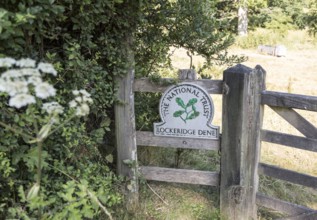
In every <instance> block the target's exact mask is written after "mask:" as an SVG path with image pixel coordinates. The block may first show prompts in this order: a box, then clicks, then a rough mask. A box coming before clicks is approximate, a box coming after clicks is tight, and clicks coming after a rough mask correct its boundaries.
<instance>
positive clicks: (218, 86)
mask: <svg viewBox="0 0 317 220" xmlns="http://www.w3.org/2000/svg"><path fill="white" fill-rule="evenodd" d="M160 80H161V81H160V83H157V84H156V83H152V82H151V81H150V79H149V78H141V79H135V80H134V85H133V91H134V92H161V93H163V92H164V91H165V90H166V89H167V88H168V87H169V86H171V84H173V82H175V79H172V78H162V79H160ZM178 82H195V84H197V85H199V86H201V87H203V88H204V89H206V90H207V92H208V93H209V94H222V85H223V82H222V80H210V79H200V80H188V79H186V80H178Z"/></svg>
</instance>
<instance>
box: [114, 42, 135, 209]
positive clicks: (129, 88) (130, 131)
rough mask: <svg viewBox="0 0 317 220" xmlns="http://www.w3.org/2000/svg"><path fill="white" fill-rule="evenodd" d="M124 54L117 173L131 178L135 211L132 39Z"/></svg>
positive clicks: (130, 196) (117, 114) (119, 80)
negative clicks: (125, 65)
mask: <svg viewBox="0 0 317 220" xmlns="http://www.w3.org/2000/svg"><path fill="white" fill-rule="evenodd" d="M124 43H125V51H124V53H125V54H126V56H127V61H128V63H127V64H128V65H127V74H126V75H125V76H124V77H120V78H119V77H118V78H117V84H118V91H117V98H118V103H117V104H116V105H115V126H116V147H117V172H118V174H119V175H123V176H126V177H128V178H129V180H130V183H129V185H128V191H127V202H128V204H127V207H128V208H131V209H133V207H134V206H136V205H137V203H138V178H137V169H138V167H137V146H136V132H135V114H134V92H133V82H134V55H133V51H132V49H131V44H132V37H131V36H129V37H127V41H126V42H124Z"/></svg>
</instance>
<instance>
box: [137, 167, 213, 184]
mask: <svg viewBox="0 0 317 220" xmlns="http://www.w3.org/2000/svg"><path fill="white" fill-rule="evenodd" d="M140 172H141V174H142V175H143V177H144V178H145V179H147V180H155V181H163V182H173V183H189V184H199V185H208V186H219V172H210V171H200V170H186V169H172V168H162V167H146V166H142V167H140Z"/></svg>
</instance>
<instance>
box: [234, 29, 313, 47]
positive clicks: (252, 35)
mask: <svg viewBox="0 0 317 220" xmlns="http://www.w3.org/2000/svg"><path fill="white" fill-rule="evenodd" d="M280 44H282V45H284V46H286V47H287V48H288V49H297V50H299V49H312V48H316V47H317V38H316V37H314V36H312V35H309V34H308V32H307V31H304V30H289V31H287V32H285V33H284V32H279V31H276V30H268V29H263V28H258V29H256V30H254V31H250V32H249V34H248V35H247V36H238V37H237V38H236V42H235V44H234V45H233V46H234V47H238V48H242V49H253V48H257V47H258V46H259V45H280Z"/></svg>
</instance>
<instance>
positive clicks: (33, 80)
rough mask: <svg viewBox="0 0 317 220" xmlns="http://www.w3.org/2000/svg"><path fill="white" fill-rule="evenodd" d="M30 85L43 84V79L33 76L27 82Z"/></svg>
mask: <svg viewBox="0 0 317 220" xmlns="http://www.w3.org/2000/svg"><path fill="white" fill-rule="evenodd" d="M27 82H28V84H32V85H34V86H36V85H38V84H41V83H42V78H41V77H37V76H31V77H29V78H28V80H27Z"/></svg>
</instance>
